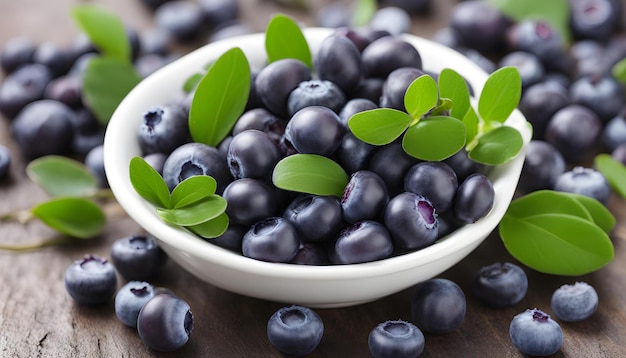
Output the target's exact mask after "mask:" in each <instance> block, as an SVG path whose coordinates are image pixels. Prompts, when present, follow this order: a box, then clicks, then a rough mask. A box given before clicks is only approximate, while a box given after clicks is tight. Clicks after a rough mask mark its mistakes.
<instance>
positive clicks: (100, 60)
mask: <svg viewBox="0 0 626 358" xmlns="http://www.w3.org/2000/svg"><path fill="white" fill-rule="evenodd" d="M140 81H141V77H139V75H138V74H137V72H136V71H135V68H134V67H133V65H132V64H130V63H128V62H125V61H121V60H119V59H116V58H110V57H100V56H96V57H94V58H92V59H90V60H89V63H88V64H87V68H86V69H85V74H84V78H83V95H82V97H83V101H84V102H85V105H86V106H87V107H88V108H89V109H90V110H91V111H92V112H93V113H94V115H95V116H96V117H97V118H98V121H100V123H101V124H103V125H106V124H107V123H108V122H109V120H110V119H111V116H112V115H113V112H115V109H116V108H117V106H118V105H119V104H120V102H122V100H123V99H124V97H126V95H127V94H128V93H129V92H130V90H132V89H133V88H134V87H135V86H136V85H137V84H138V83H139V82H140Z"/></svg>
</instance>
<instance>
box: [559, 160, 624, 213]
mask: <svg viewBox="0 0 626 358" xmlns="http://www.w3.org/2000/svg"><path fill="white" fill-rule="evenodd" d="M554 190H556V191H563V192H568V193H576V194H582V195H586V196H589V197H592V198H594V199H596V200H598V201H600V202H601V203H603V204H605V205H606V204H608V202H609V199H610V197H611V192H612V191H611V186H610V185H609V182H608V181H607V180H606V178H605V177H604V175H603V174H602V173H601V172H599V171H597V170H595V169H593V168H586V167H582V166H576V167H574V168H573V169H572V170H569V171H566V172H564V173H563V174H561V175H560V176H559V177H558V178H557V180H556V182H555V183H554Z"/></svg>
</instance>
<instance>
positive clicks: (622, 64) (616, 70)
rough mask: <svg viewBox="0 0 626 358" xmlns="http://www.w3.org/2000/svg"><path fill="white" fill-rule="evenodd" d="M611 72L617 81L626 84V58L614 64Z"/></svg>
mask: <svg viewBox="0 0 626 358" xmlns="http://www.w3.org/2000/svg"><path fill="white" fill-rule="evenodd" d="M611 74H612V75H613V77H614V78H615V79H616V80H617V81H619V82H621V83H622V84H626V58H623V59H621V60H620V61H619V62H617V63H616V64H615V65H613V68H611Z"/></svg>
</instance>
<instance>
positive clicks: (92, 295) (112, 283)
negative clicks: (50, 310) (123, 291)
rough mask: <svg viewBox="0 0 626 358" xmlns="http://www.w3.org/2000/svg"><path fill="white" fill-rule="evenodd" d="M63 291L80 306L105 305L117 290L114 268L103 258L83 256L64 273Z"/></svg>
mask: <svg viewBox="0 0 626 358" xmlns="http://www.w3.org/2000/svg"><path fill="white" fill-rule="evenodd" d="M65 289H66V290H67V293H69V295H70V296H71V297H72V298H73V299H74V300H75V301H76V302H78V303H80V304H86V305H96V304H103V303H106V302H108V301H109V300H110V299H111V298H113V295H114V294H115V290H116V289H117V276H115V268H114V267H113V265H112V264H111V263H110V262H109V261H107V260H105V259H103V258H100V257H96V256H91V255H90V256H85V257H84V258H82V259H80V260H76V261H74V262H73V263H72V264H71V265H70V266H69V267H68V268H67V270H66V271H65Z"/></svg>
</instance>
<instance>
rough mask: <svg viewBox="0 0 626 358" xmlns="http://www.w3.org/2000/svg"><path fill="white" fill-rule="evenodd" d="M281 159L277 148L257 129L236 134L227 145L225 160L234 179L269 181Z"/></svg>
mask: <svg viewBox="0 0 626 358" xmlns="http://www.w3.org/2000/svg"><path fill="white" fill-rule="evenodd" d="M281 158H282V155H281V153H280V151H279V149H278V146H277V145H276V144H275V143H274V142H272V140H271V139H270V137H269V136H268V135H267V134H266V133H265V132H262V131H260V130H258V129H247V130H245V131H243V132H240V133H238V134H236V135H235V136H234V137H233V139H232V140H231V142H230V144H229V145H228V152H227V154H226V160H227V163H228V168H229V169H230V173H231V175H232V176H233V178H235V179H241V178H255V179H265V180H270V179H271V177H272V171H273V170H274V166H276V163H278V161H279V160H280V159H281Z"/></svg>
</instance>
